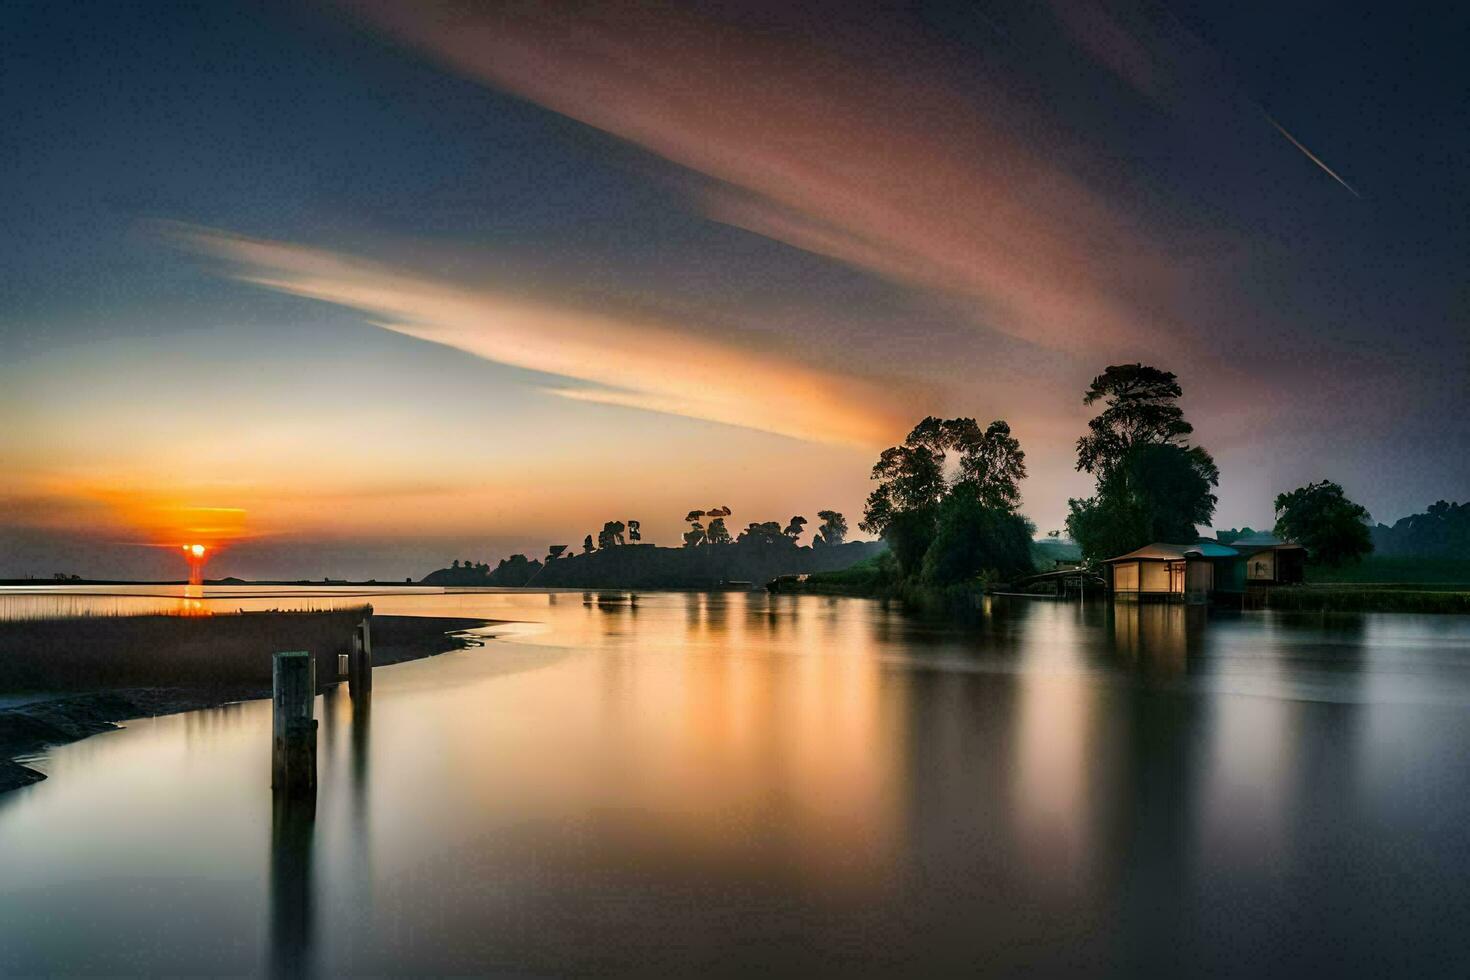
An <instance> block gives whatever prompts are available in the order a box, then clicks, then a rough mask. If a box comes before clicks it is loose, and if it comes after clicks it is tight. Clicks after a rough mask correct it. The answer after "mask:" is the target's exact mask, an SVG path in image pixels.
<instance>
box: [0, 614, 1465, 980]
mask: <svg viewBox="0 0 1470 980" xmlns="http://www.w3.org/2000/svg"><path fill="white" fill-rule="evenodd" d="M80 591H81V590H68V592H67V593H65V596H66V597H65V598H58V597H57V596H56V595H52V596H50V597H49V598H46V599H43V600H34V599H22V598H21V597H16V596H12V597H10V598H3V599H0V615H12V616H14V615H28V614H33V612H34V607H35V603H36V602H50V601H59V602H62V603H63V604H66V603H70V604H71V607H70V608H71V611H79V610H80V611H87V610H88V609H90V610H92V611H102V612H112V613H116V612H130V611H139V610H140V609H141V608H143V607H147V608H159V607H160V604H162V605H163V606H171V605H176V604H178V603H180V602H184V601H186V600H181V599H180V598H179V597H178V590H172V591H160V590H153V591H154V594H153V595H152V596H147V595H133V596H132V597H131V598H128V599H118V598H116V597H105V596H103V597H98V596H93V597H92V598H91V599H77V598H76V594H77V593H78V592H80ZM141 591H146V590H141ZM225 591H226V590H207V591H206V594H205V597H204V598H199V597H195V598H194V599H192V600H188V601H196V602H202V603H204V604H205V606H206V607H207V606H214V605H220V606H224V607H225V608H231V609H233V608H236V607H240V606H244V607H246V608H261V607H266V608H269V607H289V606H291V605H292V604H298V603H299V604H312V603H317V604H327V603H331V602H335V601H345V600H341V596H342V595H343V594H346V593H349V592H351V593H353V598H352V601H361V600H360V599H359V598H357V597H356V592H358V591H360V590H339V592H338V595H337V597H335V598H334V597H333V596H332V595H329V594H327V593H324V592H321V591H311V592H306V593H303V592H302V591H301V590H295V591H292V590H278V591H275V592H272V593H270V594H268V595H261V594H260V593H259V592H252V591H250V590H235V591H234V592H231V593H227V595H226V597H225V598H218V599H212V598H208V596H209V595H213V594H215V593H216V592H225ZM93 601H95V602H96V603H98V604H99V605H97V606H95V607H89V606H88V603H89V602H93ZM369 601H372V602H373V604H374V606H375V607H376V609H377V611H378V612H379V613H389V614H392V613H410V614H420V615H423V614H428V615H435V614H438V615H445V616H482V617H489V618H496V619H510V620H519V621H521V622H522V625H516V626H510V627H506V628H504V629H503V630H500V631H499V634H500V635H498V636H496V637H495V638H492V639H488V640H487V641H486V642H485V645H484V646H482V647H479V648H475V649H470V650H466V651H462V652H458V653H453V654H448V655H445V656H442V657H437V658H432V659H428V660H422V661H417V662H414V663H407V664H402V665H398V666H394V667H386V668H382V669H380V670H379V671H377V672H376V674H375V680H374V691H373V694H372V701H371V705H370V707H368V706H357V705H354V704H353V702H352V700H351V699H350V698H348V697H347V692H346V690H345V688H343V689H340V690H338V691H336V692H335V693H333V694H329V695H327V696H326V697H324V698H323V699H322V700H321V701H320V702H319V703H318V706H317V717H318V718H320V719H321V721H322V730H321V736H320V788H319V792H318V798H317V803H316V807H315V812H314V813H312V812H310V811H303V810H302V809H301V808H299V807H298V808H294V809H289V810H283V811H273V806H272V800H271V792H270V788H269V784H270V771H269V768H270V751H269V730H270V705H269V703H268V702H252V703H247V704H239V705H232V706H228V707H225V708H220V709H216V710H210V711H198V712H191V713H188V714H183V715H176V716H171V717H163V718H157V719H145V720H141V721H135V722H131V723H129V724H128V725H127V727H126V728H125V730H123V731H120V732H115V733H109V734H106V735H102V736H99V737H96V738H91V739H87V740H85V741H82V742H78V743H75V744H72V745H69V746H64V747H61V748H58V749H55V750H53V751H51V752H50V753H48V754H47V755H46V756H45V757H43V758H42V759H41V760H40V761H39V762H38V763H37V765H38V766H39V767H40V768H42V769H44V770H45V771H46V772H47V773H48V774H49V775H50V776H51V778H50V779H48V780H47V781H45V782H42V783H39V784H37V785H35V786H33V787H29V788H27V789H24V790H21V791H18V792H15V793H11V794H7V795H5V796H0V974H6V975H15V974H30V973H40V972H63V973H88V972H92V973H98V972H100V973H112V974H116V973H141V972H152V973H157V972H166V973H215V974H218V973H266V972H272V971H275V972H278V973H293V972H299V973H317V974H321V975H331V974H340V973H353V972H370V973H418V974H423V973H504V974H515V975H525V974H566V973H604V972H611V973H661V974H672V975H683V976H688V975H692V974H695V973H700V974H736V973H752V972H756V971H770V972H776V973H792V972H811V973H816V972H818V971H822V972H831V973H869V972H904V973H908V974H911V975H923V974H925V973H933V972H958V971H961V970H964V971H967V972H973V971H979V970H991V971H1005V972H1021V971H1027V972H1032V973H1035V974H1037V975H1053V974H1057V973H1073V974H1081V975H1098V974H1136V973H1140V972H1142V971H1144V970H1154V971H1158V972H1159V973H1160V975H1177V974H1180V973H1185V972H1187V973H1190V974H1200V973H1219V974H1236V975H1262V974H1271V975H1277V976H1285V975H1292V976H1295V975H1300V974H1305V973H1308V972H1309V971H1310V972H1313V973H1316V974H1318V975H1326V976H1365V977H1366V976H1382V975H1384V974H1386V973H1389V972H1394V973H1398V974H1404V975H1410V974H1412V975H1438V976H1465V975H1467V973H1470V619H1467V618H1466V617H1411V616H1389V615H1352V616H1333V617H1323V616H1320V615H1319V616H1310V617H1299V618H1290V617H1287V616H1283V615H1279V614H1270V613H1249V614H1234V615H1230V614H1221V613H1207V612H1206V611H1205V610H1202V609H1195V608H1189V609H1186V608H1183V607H1166V606H1144V607H1122V606H1120V607H1117V608H1116V609H1115V608H1113V607H1112V606H1110V605H1107V604H1103V603H1094V604H1090V605H1087V606H1080V605H1078V604H1075V603H1072V604H1066V603H1053V602H1027V601H1019V600H1018V601H1011V602H1006V601H1004V600H995V601H993V603H992V604H991V605H990V607H989V608H988V609H987V610H984V611H983V612H982V613H981V615H980V616H979V620H978V622H976V623H974V624H971V625H968V626H965V627H963V628H961V627H957V626H941V625H935V624H927V623H923V622H918V621H915V620H912V619H908V618H905V617H904V616H902V615H901V614H900V613H899V612H898V611H897V610H896V609H893V608H889V607H886V606H884V605H883V604H880V603H876V602H870V601H864V600H854V599H827V598H818V597H797V596H781V597H768V596H765V595H762V594H740V593H723V594H671V593H646V594H639V595H637V596H632V595H629V594H627V593H598V594H587V595H583V594H581V593H563V594H555V595H545V594H524V593H487V592H479V593H475V592H471V593H457V594H438V593H420V594H413V595H393V594H387V593H380V594H374V595H372V596H371V597H370V599H369ZM27 603H30V605H29V606H27V605H26V604H27ZM119 603H121V605H122V606H126V608H121V607H120V606H119V605H118V604H119ZM149 603H152V605H149ZM109 604H110V605H109ZM23 606H24V607H25V608H21V607H23Z"/></svg>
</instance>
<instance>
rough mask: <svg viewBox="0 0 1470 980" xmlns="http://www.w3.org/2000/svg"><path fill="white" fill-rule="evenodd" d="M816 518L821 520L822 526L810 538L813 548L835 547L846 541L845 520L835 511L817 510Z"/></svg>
mask: <svg viewBox="0 0 1470 980" xmlns="http://www.w3.org/2000/svg"><path fill="white" fill-rule="evenodd" d="M817 517H818V518H819V519H821V522H822V526H821V527H820V528H818V529H817V533H816V536H815V537H814V538H812V544H813V545H814V546H815V545H836V544H841V543H842V542H843V541H845V540H847V518H845V517H843V516H842V515H841V514H840V513H838V512H837V511H835V510H819V511H817Z"/></svg>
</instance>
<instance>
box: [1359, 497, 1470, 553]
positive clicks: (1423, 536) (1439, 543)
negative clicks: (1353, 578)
mask: <svg viewBox="0 0 1470 980" xmlns="http://www.w3.org/2000/svg"><path fill="white" fill-rule="evenodd" d="M1373 551H1374V554H1377V555H1381V556H1384V557H1388V558H1411V557H1412V558H1458V559H1464V558H1470V501H1466V502H1465V503H1463V504H1459V503H1453V502H1447V501H1444V500H1441V501H1438V502H1437V503H1433V504H1430V505H1429V509H1428V510H1426V511H1425V512H1424V513H1422V514H1410V515H1409V516H1408V517H1405V518H1401V519H1400V520H1398V521H1395V522H1394V524H1393V526H1392V527H1389V526H1388V525H1387V524H1378V525H1376V526H1375V527H1374V528H1373Z"/></svg>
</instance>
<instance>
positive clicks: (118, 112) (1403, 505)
mask: <svg viewBox="0 0 1470 980" xmlns="http://www.w3.org/2000/svg"><path fill="white" fill-rule="evenodd" d="M1467 41H1470V13H1467V12H1466V11H1465V9H1464V8H1456V7H1455V6H1454V5H1448V4H1446V5H1434V6H1432V7H1431V8H1426V9H1423V10H1420V11H1418V12H1416V13H1415V14H1413V15H1412V16H1410V15H1407V14H1405V13H1404V12H1403V11H1401V10H1398V9H1390V8H1389V7H1386V6H1385V5H1381V4H1367V3H1363V4H1356V3H1345V2H1333V3H1327V2H1300V3H1294V4H1290V5H1282V4H1274V3H1257V2H1241V3H1234V4H1218V3H1211V2H1204V0H1199V2H1194V0H1175V2H1169V3H1163V2H1127V0H1122V2H1117V3H1106V4H1104V3H1096V2H1092V0H1054V2H1050V3H1048V2H1036V3H1026V4H1023V3H1010V2H1004V3H1003V2H993V3H991V2H983V0H972V2H966V3H913V4H885V5H881V6H878V5H871V6H870V5H866V4H861V3H851V2H845V3H825V2H817V3H809V4H790V3H784V4H740V3H733V4H731V3H722V4H659V3H636V4H626V5H596V4H539V3H527V2H517V3H483V4H475V3H464V2H442V3H440V2H429V0H425V2H420V3H415V4H401V3H395V2H388V0H336V2H320V3H315V4H296V3H290V4H288V3H274V2H262V3H246V4H239V5H230V4H224V3H219V4H203V5H195V4H182V3H180V4H168V3H95V4H92V3H70V4H63V3H42V2H34V3H33V2H28V0H17V2H12V3H8V4H5V5H4V6H3V8H0V113H3V114H0V118H3V119H4V120H5V125H4V126H3V127H0V176H3V180H0V226H3V228H4V230H5V233H4V242H5V248H4V249H3V250H0V577H13V576H24V575H41V576H49V575H51V574H52V573H53V572H57V571H65V572H75V573H78V574H82V575H85V576H88V577H143V578H146V577H155V576H178V575H181V574H183V571H184V569H183V568H182V567H181V566H182V562H181V560H180V558H179V553H178V546H179V545H180V544H181V543H185V542H187V541H193V540H201V541H206V542H207V543H209V544H210V545H212V546H213V547H215V548H216V549H217V554H216V555H215V558H214V559H213V560H212V563H211V566H210V568H209V574H210V575H211V576H214V575H239V576H241V577H247V578H250V577H281V578H296V577H311V578H320V577H323V576H328V575H330V576H333V577H350V578H370V577H371V578H378V579H381V580H384V581H391V580H401V579H402V578H404V577H408V576H412V577H414V578H417V577H419V576H421V575H422V574H424V573H425V572H427V571H429V570H431V569H433V568H435V567H440V566H442V565H444V564H447V563H448V562H449V560H450V559H452V558H459V559H470V560H475V561H491V562H492V563H493V562H494V561H495V560H496V559H498V558H501V557H504V556H506V555H508V554H510V553H513V552H518V551H526V552H527V553H529V554H531V555H532V556H533V557H535V556H538V555H539V554H544V549H545V547H546V545H548V544H553V543H555V544H560V543H569V544H575V543H577V542H580V540H581V539H582V536H583V535H584V534H586V533H588V532H589V531H590V532H595V531H596V529H597V528H599V527H601V525H602V523H603V522H604V521H607V520H614V519H618V520H627V519H637V520H640V521H641V522H642V525H643V528H644V534H645V539H646V540H651V541H655V542H659V543H665V544H677V543H678V540H679V537H678V536H679V533H680V531H681V530H682V529H683V524H682V520H681V518H682V517H683V515H684V514H685V513H686V512H687V511H689V510H692V509H704V508H711V507H716V506H730V507H731V508H732V510H733V515H732V517H731V519H730V520H731V523H732V524H734V525H737V526H744V524H745V523H747V522H748V521H757V520H783V521H784V520H785V519H787V518H789V517H790V516H791V515H793V514H804V515H806V516H808V517H814V516H815V512H816V511H817V510H820V509H827V508H835V509H837V510H841V511H843V512H845V513H846V514H847V515H848V519H849V522H850V523H851V524H852V525H853V526H854V528H855V527H856V524H857V521H858V519H859V518H860V515H861V510H862V501H863V499H864V498H865V497H866V495H867V493H868V491H869V489H870V484H869V470H870V468H871V466H872V463H873V461H874V459H875V458H876V456H877V453H878V452H879V450H881V449H882V448H883V447H884V446H887V445H891V444H894V443H896V442H897V441H899V440H901V439H902V437H903V435H904V434H905V432H906V431H907V430H908V428H910V427H911V426H912V424H913V423H914V422H915V421H917V420H918V419H920V418H922V417H923V416H925V415H929V414H935V415H942V416H946V417H952V416H971V417H975V418H977V419H978V420H979V421H980V422H981V423H982V424H984V423H987V422H989V421H990V420H992V419H996V418H1003V419H1006V420H1007V421H1009V422H1010V424H1011V426H1012V428H1013V430H1014V432H1015V434H1016V435H1017V436H1018V438H1019V439H1020V440H1021V443H1022V446H1023V448H1024V449H1025V451H1026V453H1027V464H1028V468H1029V474H1030V475H1029V478H1028V480H1027V481H1026V482H1025V484H1024V486H1023V493H1024V503H1023V510H1024V511H1025V513H1026V514H1027V515H1028V516H1030V517H1031V518H1032V520H1033V521H1034V522H1035V523H1036V525H1037V527H1038V529H1039V530H1040V531H1041V532H1045V531H1047V530H1051V529H1053V528H1059V527H1061V526H1062V523H1063V521H1064V520H1065V515H1066V506H1067V499H1068V498H1069V497H1077V496H1084V495H1086V494H1087V493H1088V492H1089V491H1090V488H1091V478H1090V477H1088V476H1087V475H1086V474H1079V473H1077V472H1076V470H1075V449H1074V446H1075V442H1076V439H1077V438H1078V436H1080V435H1081V434H1082V433H1083V431H1084V429H1085V425H1086V420H1087V419H1088V417H1089V416H1090V414H1091V411H1092V410H1091V409H1089V408H1088V407H1087V406H1084V405H1083V404H1082V393H1083V391H1084V390H1085V388H1086V387H1087V384H1088V382H1089V381H1090V380H1091V378H1092V377H1093V376H1094V375H1096V374H1098V373H1100V372H1101V371H1102V370H1103V369H1104V368H1105V367H1106V366H1107V365H1109V364H1117V363H1128V362H1133V361H1142V362H1144V363H1149V364H1154V365H1156V366H1159V367H1162V368H1165V369H1167V370H1171V371H1174V372H1175V373H1176V374H1177V375H1178V376H1179V379H1180V383H1181V384H1182V386H1183V388H1184V392H1185V397H1184V401H1183V405H1184V408H1185V411H1186V413H1187V416H1188V418H1189V419H1190V420H1191V421H1192V422H1193V423H1194V425H1195V428H1196V433H1195V436H1196V440H1197V441H1198V442H1199V443H1200V444H1202V445H1204V446H1205V447H1206V448H1207V449H1209V450H1210V451H1211V452H1212V453H1214V455H1215V458H1216V460H1217V462H1218V463H1219V465H1220V470H1221V481H1220V487H1219V497H1220V503H1219V507H1218V509H1217V512H1216V519H1215V526H1216V527H1235V526H1241V525H1252V526H1254V527H1257V528H1260V527H1262V526H1269V525H1270V523H1271V522H1272V500H1273V498H1274V496H1275V495H1276V494H1277V493H1279V492H1281V491H1284V490H1288V489H1291V488H1292V487H1295V486H1298V485H1301V484H1303V483H1305V482H1308V481H1311V480H1318V479H1332V480H1336V481H1338V482H1340V483H1341V484H1342V485H1343V486H1344V488H1345V489H1346V490H1347V492H1348V494H1349V496H1351V497H1353V498H1354V499H1356V500H1359V501H1360V502H1362V503H1363V504H1364V505H1365V506H1366V507H1367V508H1368V509H1369V510H1370V512H1371V513H1372V514H1373V516H1374V518H1375V519H1377V520H1381V521H1385V522H1387V523H1392V521H1393V520H1395V519H1397V518H1399V517H1402V516H1404V515H1406V514H1409V513H1413V512H1416V511H1421V510H1423V509H1424V507H1425V506H1426V505H1428V504H1429V503H1431V502H1433V501H1435V500H1437V499H1441V498H1448V499H1461V498H1465V497H1467V496H1470V412H1467V410H1466V402H1467V398H1466V392H1467V391H1470V289H1467V282H1470V280H1467V276H1466V268H1467V259H1470V166H1467V160H1466V157H1467V154H1470V100H1466V99H1465V98H1464V93H1465V92H1466V91H1470V63H1467V60H1466V59H1465V58H1463V56H1462V54H1463V51H1464V50H1465V48H1466V44H1467Z"/></svg>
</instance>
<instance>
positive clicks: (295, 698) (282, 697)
mask: <svg viewBox="0 0 1470 980" xmlns="http://www.w3.org/2000/svg"><path fill="white" fill-rule="evenodd" d="M271 678H272V681H273V692H272V697H271V708H272V715H273V717H272V722H273V723H272V726H271V788H272V789H273V790H275V791H276V792H278V793H315V792H316V719H315V718H313V717H312V710H313V707H314V706H315V703H316V665H315V663H314V662H313V661H312V657H311V654H309V653H307V652H306V651H305V650H296V651H292V652H290V653H278V654H276V655H275V658H274V661H273V663H272V665H271Z"/></svg>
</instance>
